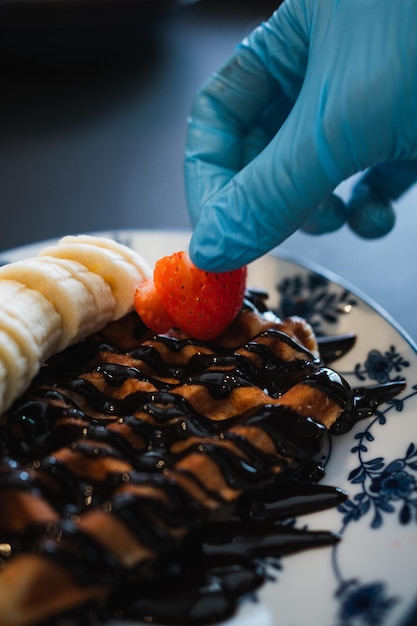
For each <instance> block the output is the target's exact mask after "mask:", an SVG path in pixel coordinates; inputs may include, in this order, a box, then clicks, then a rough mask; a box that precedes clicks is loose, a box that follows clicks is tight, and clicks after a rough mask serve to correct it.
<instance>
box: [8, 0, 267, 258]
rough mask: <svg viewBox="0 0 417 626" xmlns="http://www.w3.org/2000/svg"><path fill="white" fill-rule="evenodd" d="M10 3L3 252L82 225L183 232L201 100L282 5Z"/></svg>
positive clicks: (137, 0) (153, 0) (129, 0)
mask: <svg viewBox="0 0 417 626" xmlns="http://www.w3.org/2000/svg"><path fill="white" fill-rule="evenodd" d="M1 5H2V2H1V1H0V7H1ZM37 5H38V7H39V6H40V9H39V10H37V8H36V7H37ZM5 6H8V7H9V12H8V13H7V12H6V11H4V13H3V16H2V14H1V11H0V23H1V27H0V40H1V42H2V43H1V44H0V50H1V52H2V53H1V57H2V62H1V65H2V66H3V69H2V83H3V85H2V94H3V95H2V96H1V98H0V136H1V142H0V202H1V220H2V223H1V229H0V249H4V248H9V247H13V246H17V245H20V244H23V243H25V242H29V241H33V240H34V239H38V238H44V237H51V236H58V235H61V234H62V233H67V232H74V231H76V232H78V231H87V230H97V229H108V228H131V227H134V228H147V227H152V228H153V227H157V228H158V227H159V228H161V227H164V228H166V227H188V226H189V220H188V215H187V212H186V207H185V199H184V191H183V178H182V156H183V150H184V141H185V132H186V117H187V114H188V111H189V107H190V102H191V98H192V95H193V93H194V91H195V89H197V87H198V86H199V85H200V83H201V82H203V81H204V80H205V79H206V78H207V77H208V75H209V74H210V73H211V72H212V71H214V70H215V69H217V66H218V65H219V64H220V63H221V62H223V61H224V60H225V59H226V57H227V56H228V55H229V54H230V53H231V52H232V50H233V48H234V45H235V44H236V43H238V42H239V40H240V39H241V38H242V37H243V36H244V35H245V34H247V33H248V32H249V31H250V30H251V29H252V27H253V26H255V25H256V23H257V22H258V21H260V20H261V19H262V18H263V17H267V16H268V15H269V14H270V13H271V12H272V10H273V7H274V6H275V3H271V2H269V3H268V2H262V1H259V0H257V1H256V2H251V3H249V2H248V3H244V2H243V3H242V2H239V3H237V2H236V3H235V2H227V0H222V1H221V2H213V1H211V0H200V1H199V2H197V1H195V2H170V1H167V0H166V1H162V2H160V1H159V0H148V1H146V0H145V1H144V0H142V1H141V0H125V1H123V0H115V1H114V2H112V1H110V0H107V1H106V0H90V2H89V1H88V0H74V1H70V0H44V2H43V3H42V2H39V3H37V2H36V0H29V1H28V3H24V2H23V1H22V0H9V2H6V3H5ZM10 7H11V8H10ZM11 9H13V11H12V10H11ZM19 9H20V10H19ZM5 23H6V24H8V27H7V26H6V25H5Z"/></svg>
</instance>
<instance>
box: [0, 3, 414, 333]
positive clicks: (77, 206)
mask: <svg viewBox="0 0 417 626" xmlns="http://www.w3.org/2000/svg"><path fill="white" fill-rule="evenodd" d="M273 7H274V3H271V2H251V3H249V2H248V3H244V2H243V3H242V2H239V3H238V2H227V1H226V0H224V1H222V2H220V1H218V2H215V1H210V0H201V1H200V2H196V3H191V4H189V5H188V6H186V4H183V5H182V6H181V7H175V10H171V11H170V12H169V13H168V14H166V15H165V16H164V17H163V18H162V19H158V20H156V21H155V22H152V23H149V24H148V23H145V24H141V23H140V20H138V22H137V23H134V24H133V25H132V24H130V26H129V27H127V26H126V25H125V26H123V25H122V26H121V27H120V25H119V26H118V30H117V33H110V34H109V33H107V34H106V37H107V39H106V40H105V41H103V38H102V39H100V36H99V33H98V32H94V31H93V29H90V31H88V30H87V31H86V30H85V29H84V31H83V30H82V29H81V28H79V27H77V25H75V26H74V27H73V28H72V30H71V28H67V29H65V32H64V33H63V34H62V32H61V33H58V35H57V34H56V33H55V39H54V37H53V36H52V35H51V32H50V31H49V32H46V33H45V32H43V31H42V30H40V31H36V29H34V28H32V30H31V31H30V33H29V35H30V36H28V32H27V31H23V32H19V33H18V35H19V36H13V37H11V42H12V43H10V42H9V44H8V45H9V47H8V48H7V50H6V51H5V52H4V50H3V51H2V55H1V57H2V61H1V67H2V91H3V95H2V97H1V99H0V135H1V137H2V139H1V142H0V202H1V218H0V219H1V228H0V250H1V251H4V250H6V249H8V248H12V247H16V246H20V245H23V244H26V243H30V242H34V241H37V240H41V239H45V238H50V237H57V236H61V235H64V234H68V233H77V232H87V231H97V230H108V229H124V228H135V229H136V228H139V229H142V228H146V229H147V228H158V229H159V228H169V229H171V228H173V229H175V228H178V229H182V228H188V227H189V226H190V223H189V219H188V215H187V210H186V204H185V196H184V189H183V177H182V156H183V149H184V141H185V131H186V117H187V114H188V110H189V106H190V102H191V98H192V95H193V93H194V91H195V89H196V88H197V87H198V86H199V85H200V84H201V83H202V82H203V81H204V80H205V79H206V78H207V77H208V75H209V74H210V73H211V72H212V71H214V70H216V69H217V67H218V66H219V65H220V64H221V63H222V62H223V61H224V60H225V59H226V57H227V56H228V55H229V54H230V53H231V52H232V50H233V48H234V46H235V45H236V44H237V43H238V42H239V41H240V40H241V39H242V38H243V37H244V36H245V35H246V34H247V33H248V32H250V30H251V29H252V28H253V27H254V26H255V25H256V24H257V23H259V21H260V20H262V19H264V18H266V17H268V15H269V14H270V13H271V12H272V10H273ZM96 30H97V29H96ZM61 35H62V36H61ZM351 182H352V181H347V182H346V183H344V184H343V185H342V186H341V188H340V193H341V195H344V194H346V193H347V192H348V190H349V187H350V185H351ZM416 205H417V188H414V189H412V190H411V191H410V192H409V193H407V194H406V195H405V196H404V197H403V198H402V199H401V200H400V201H399V202H398V203H397V208H398V220H397V225H396V227H395V230H394V231H393V232H392V233H391V234H390V235H388V236H387V237H385V238H384V239H381V240H379V241H374V242H369V241H364V240H361V239H358V238H357V237H355V236H354V235H353V234H351V233H350V232H349V230H348V229H347V228H342V229H341V230H340V231H338V232H337V233H334V234H332V235H326V236H322V237H311V236H307V235H303V234H301V233H297V234H295V235H293V236H292V237H291V238H290V239H288V240H287V241H286V242H285V243H284V244H282V249H284V250H286V251H289V252H291V253H294V254H296V255H299V256H301V257H303V258H305V259H308V260H312V261H315V262H316V263H319V264H320V265H322V266H324V267H326V268H328V269H330V270H332V271H333V272H335V273H336V274H338V275H340V276H341V277H342V278H344V279H345V280H347V281H348V282H350V283H351V284H353V285H354V286H356V287H357V288H358V289H359V290H361V291H362V292H364V293H365V294H367V296H369V297H370V298H372V299H373V300H375V301H376V302H377V303H378V304H379V305H381V306H382V307H383V308H385V309H386V310H387V311H388V312H389V313H390V314H391V316H392V317H393V318H394V319H395V320H396V321H397V322H398V323H399V324H400V325H401V326H402V327H403V328H404V330H405V331H406V332H407V333H408V334H409V335H410V336H411V337H412V338H413V339H414V340H415V341H417V314H416V300H417V281H416V279H415V273H416V270H417V246H416V243H415V240H416V232H417V210H416Z"/></svg>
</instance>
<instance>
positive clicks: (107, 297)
mask: <svg viewBox="0 0 417 626" xmlns="http://www.w3.org/2000/svg"><path fill="white" fill-rule="evenodd" d="M42 261H45V262H46V263H52V264H55V265H59V266H60V267H61V268H63V269H65V270H67V271H68V272H69V273H70V274H71V276H72V277H73V278H75V279H76V280H79V281H80V282H81V283H82V284H83V285H84V287H85V288H86V289H87V290H88V291H89V293H90V294H91V295H92V297H93V300H94V306H95V311H94V324H93V327H92V330H91V328H89V332H90V331H91V332H93V331H96V330H100V329H101V328H103V327H104V326H105V325H106V324H107V323H108V322H109V321H111V320H112V319H114V313H115V310H116V300H115V299H114V296H113V293H112V290H111V289H110V287H109V285H108V284H107V283H106V281H105V280H104V278H102V277H101V276H99V275H98V274H94V273H93V272H90V271H89V270H88V269H87V268H86V267H85V265H82V264H81V263H78V261H71V260H70V259H61V258H58V257H50V256H42ZM84 334H85V333H84Z"/></svg>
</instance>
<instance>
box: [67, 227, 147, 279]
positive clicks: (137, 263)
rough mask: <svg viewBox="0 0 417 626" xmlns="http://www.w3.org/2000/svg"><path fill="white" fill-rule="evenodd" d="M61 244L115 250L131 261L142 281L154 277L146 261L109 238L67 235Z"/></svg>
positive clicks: (130, 249)
mask: <svg viewBox="0 0 417 626" xmlns="http://www.w3.org/2000/svg"><path fill="white" fill-rule="evenodd" d="M61 243H83V244H87V245H94V246H98V247H99V248H106V249H107V250H113V252H118V253H119V254H120V255H121V256H122V257H124V258H125V259H126V261H129V263H131V264H132V265H133V266H134V267H136V269H137V270H138V272H139V274H140V275H141V276H142V280H148V278H151V276H152V269H151V267H150V265H149V264H148V263H147V262H146V261H145V259H144V258H143V257H142V256H141V255H140V254H138V253H137V252H135V251H134V250H132V248H129V247H128V246H125V245H124V244H122V243H119V242H118V241H115V240H114V239H109V238H108V237H95V236H94V235H77V236H74V235H67V236H66V237H63V238H62V239H61Z"/></svg>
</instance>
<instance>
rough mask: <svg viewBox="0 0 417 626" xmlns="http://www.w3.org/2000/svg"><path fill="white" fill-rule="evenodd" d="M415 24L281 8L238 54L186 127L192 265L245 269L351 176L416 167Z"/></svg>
mask: <svg viewBox="0 0 417 626" xmlns="http://www.w3.org/2000/svg"><path fill="white" fill-rule="evenodd" d="M416 20H417V3H415V1H414V0H401V2H396V3H393V2H391V0H369V1H368V2H366V3H364V2H363V1H362V0H334V1H330V0H327V1H321V2H317V0H286V2H284V4H283V5H281V7H280V8H279V9H278V10H277V11H276V12H275V13H274V15H273V16H272V17H271V19H270V20H269V21H268V22H266V23H264V24H262V25H261V26H259V28H257V29H256V30H255V31H254V32H253V33H252V34H251V35H250V36H249V37H248V38H247V39H246V40H245V41H244V42H242V44H241V45H240V46H238V48H237V49H236V51H235V54H234V55H233V56H232V58H231V59H230V60H229V61H228V62H227V63H226V64H225V65H224V66H223V68H221V69H220V70H219V72H217V74H215V75H214V76H213V77H212V78H211V79H209V81H208V82H207V83H206V84H205V85H204V86H203V87H202V89H201V90H200V91H199V93H198V94H196V97H195V99H194V102H193V107H192V111H191V116H190V120H189V130H188V136H187V145H186V161H185V182H186V191H187V200H188V205H189V210H190V215H191V218H192V221H193V223H194V224H195V230H194V234H193V237H192V240H191V244H190V254H191V257H192V259H193V261H194V262H195V263H196V264H197V265H199V266H200V267H204V268H205V269H208V270H218V271H221V270H227V269H231V268H233V267H238V266H241V265H243V264H245V263H247V262H249V261H251V260H253V259H254V258H256V257H258V256H260V255H262V254H264V253H265V252H267V251H268V250H270V249H271V248H273V247H275V246H276V245H278V244H279V243H280V242H281V241H283V240H284V239H285V238H286V237H288V236H289V235H290V234H291V233H292V232H294V231H295V230H296V229H297V228H299V227H300V226H301V225H302V224H303V223H305V222H306V219H307V217H308V216H309V214H310V213H312V212H313V210H314V209H315V208H316V207H317V206H319V205H320V203H321V202H323V200H324V199H326V198H329V197H331V196H330V194H331V192H332V190H333V189H334V188H335V187H336V186H337V184H338V183H340V182H341V181H342V180H344V179H346V178H347V177H349V176H350V175H352V174H353V173H355V172H358V171H362V170H368V172H369V177H368V180H367V179H366V175H365V182H366V184H367V185H368V183H370V182H372V184H374V182H375V180H374V179H375V175H376V174H377V173H378V168H376V169H374V168H373V166H376V165H378V164H387V165H386V166H384V167H388V164H389V165H390V166H391V167H392V166H395V165H396V164H397V162H399V161H401V162H402V168H404V164H406V163H407V161H412V160H414V159H416V158H417V115H416V113H415V111H416V110H417V81H416V65H417V38H416V37H415V32H414V24H415V23H416ZM378 167H379V168H381V167H383V166H382V165H378ZM368 168H370V169H368ZM398 169H399V171H400V170H401V167H400V166H399V168H398ZM405 169H407V168H405ZM414 171H415V170H414ZM371 174H372V176H371ZM397 174H398V172H397ZM377 178H378V176H377ZM397 178H398V179H399V180H401V176H399V177H398V176H397ZM406 178H407V177H406ZM371 179H372V181H371ZM409 179H410V177H408V178H407V180H409ZM403 185H404V180H403ZM368 187H369V188H372V185H368ZM352 201H353V200H352ZM353 208H354V207H353ZM348 209H349V207H348ZM351 209H352V207H351ZM353 214H354V211H353V209H352V211H349V215H352V216H353ZM350 221H351V225H352V226H353V227H355V221H354V220H353V218H352V219H350ZM371 230H372V229H371Z"/></svg>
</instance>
